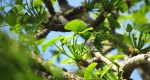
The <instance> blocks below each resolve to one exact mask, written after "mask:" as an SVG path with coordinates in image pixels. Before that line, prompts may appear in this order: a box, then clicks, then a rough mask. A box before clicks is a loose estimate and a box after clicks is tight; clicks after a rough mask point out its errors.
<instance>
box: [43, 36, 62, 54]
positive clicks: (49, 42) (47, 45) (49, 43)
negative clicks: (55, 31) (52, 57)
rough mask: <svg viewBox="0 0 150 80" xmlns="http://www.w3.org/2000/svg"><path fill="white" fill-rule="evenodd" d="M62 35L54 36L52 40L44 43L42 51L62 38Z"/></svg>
mask: <svg viewBox="0 0 150 80" xmlns="http://www.w3.org/2000/svg"><path fill="white" fill-rule="evenodd" d="M62 38H63V37H62V36H58V37H56V38H53V39H52V40H50V41H48V42H47V43H45V44H43V45H42V51H43V52H44V51H45V50H46V49H47V48H48V47H49V46H50V45H52V44H55V43H56V41H58V40H60V39H62Z"/></svg>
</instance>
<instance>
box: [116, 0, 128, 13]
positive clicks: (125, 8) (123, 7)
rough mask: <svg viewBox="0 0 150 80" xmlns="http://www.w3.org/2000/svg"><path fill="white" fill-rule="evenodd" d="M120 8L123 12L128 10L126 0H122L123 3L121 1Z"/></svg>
mask: <svg viewBox="0 0 150 80" xmlns="http://www.w3.org/2000/svg"><path fill="white" fill-rule="evenodd" d="M118 8H119V10H120V11H121V12H125V11H127V10H128V6H127V4H126V2H125V1H122V2H121V3H119V6H118Z"/></svg>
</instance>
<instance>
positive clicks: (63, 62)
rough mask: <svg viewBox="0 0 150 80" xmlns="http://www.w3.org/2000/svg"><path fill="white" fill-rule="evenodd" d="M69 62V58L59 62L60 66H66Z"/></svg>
mask: <svg viewBox="0 0 150 80" xmlns="http://www.w3.org/2000/svg"><path fill="white" fill-rule="evenodd" d="M71 60H72V59H71V58H67V59H65V60H62V61H61V62H60V64H68V63H69V62H70V61H71Z"/></svg>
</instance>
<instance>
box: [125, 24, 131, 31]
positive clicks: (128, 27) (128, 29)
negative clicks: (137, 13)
mask: <svg viewBox="0 0 150 80" xmlns="http://www.w3.org/2000/svg"><path fill="white" fill-rule="evenodd" d="M126 31H127V32H131V31H132V26H131V25H130V24H128V25H127V28H126Z"/></svg>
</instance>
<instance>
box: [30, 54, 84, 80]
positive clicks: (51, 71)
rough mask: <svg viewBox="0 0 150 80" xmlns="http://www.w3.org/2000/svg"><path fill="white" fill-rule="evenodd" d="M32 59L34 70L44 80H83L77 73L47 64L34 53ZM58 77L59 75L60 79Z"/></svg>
mask: <svg viewBox="0 0 150 80" xmlns="http://www.w3.org/2000/svg"><path fill="white" fill-rule="evenodd" d="M31 57H32V59H33V60H34V65H33V70H34V71H35V72H36V73H37V74H39V75H40V76H42V77H43V78H44V80H58V79H59V80H71V79H76V80H83V78H81V77H79V76H77V75H76V74H75V73H71V72H67V71H66V70H65V69H62V68H59V67H57V66H55V65H53V64H50V63H48V62H46V61H45V60H43V59H42V57H41V56H37V55H35V53H34V52H32V55H31ZM57 75H59V78H58V76H57Z"/></svg>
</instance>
